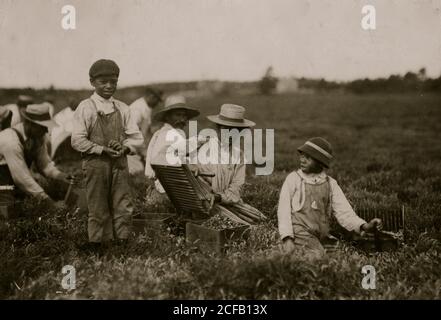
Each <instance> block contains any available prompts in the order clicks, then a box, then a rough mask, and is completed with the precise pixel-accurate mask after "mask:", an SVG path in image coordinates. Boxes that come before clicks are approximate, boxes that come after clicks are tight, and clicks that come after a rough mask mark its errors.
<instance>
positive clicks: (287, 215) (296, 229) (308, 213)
mask: <svg viewBox="0 0 441 320" xmlns="http://www.w3.org/2000/svg"><path fill="white" fill-rule="evenodd" d="M297 150H298V152H299V154H300V169H299V170H296V171H293V172H291V173H290V174H289V175H288V176H287V177H286V179H285V182H284V183H283V186H282V190H281V192H280V198H279V205H278V210H277V218H278V226H279V233H280V238H281V240H282V243H283V248H284V250H285V251H287V252H291V251H293V250H295V249H303V250H305V251H306V252H308V253H312V254H314V255H318V256H322V255H324V254H325V249H324V247H323V243H324V242H326V240H327V239H328V238H329V231H330V220H331V215H334V217H335V218H336V220H337V222H338V223H339V224H340V225H341V226H342V227H344V228H345V229H347V230H348V231H355V232H357V233H361V232H362V231H365V232H370V231H373V230H374V229H375V228H378V229H379V230H380V229H381V228H382V222H381V220H380V219H377V218H375V219H372V220H371V221H370V222H369V223H367V222H366V221H365V220H363V219H361V218H360V217H358V216H357V215H356V214H355V212H354V210H353V209H352V207H351V205H350V204H349V202H348V200H347V199H346V197H345V195H344V193H343V191H342V190H341V188H340V186H339V185H338V184H337V181H336V180H334V179H333V178H331V177H330V176H328V175H327V174H326V171H325V170H326V169H328V168H329V166H330V163H331V160H333V155H332V154H333V152H332V147H331V144H330V143H329V142H328V141H326V140H325V139H323V138H320V137H317V138H311V139H309V140H308V141H306V142H305V144H303V145H302V146H301V147H299V148H298V149H297Z"/></svg>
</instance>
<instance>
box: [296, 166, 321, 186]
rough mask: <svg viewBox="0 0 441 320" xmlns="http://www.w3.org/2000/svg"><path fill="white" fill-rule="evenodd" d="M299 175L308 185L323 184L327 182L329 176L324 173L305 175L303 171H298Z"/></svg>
mask: <svg viewBox="0 0 441 320" xmlns="http://www.w3.org/2000/svg"><path fill="white" fill-rule="evenodd" d="M297 173H298V174H299V176H300V177H302V179H303V180H305V182H306V183H309V184H321V183H323V182H325V181H326V177H327V174H326V173H325V172H324V171H323V172H320V173H304V172H303V171H302V170H300V169H299V170H297Z"/></svg>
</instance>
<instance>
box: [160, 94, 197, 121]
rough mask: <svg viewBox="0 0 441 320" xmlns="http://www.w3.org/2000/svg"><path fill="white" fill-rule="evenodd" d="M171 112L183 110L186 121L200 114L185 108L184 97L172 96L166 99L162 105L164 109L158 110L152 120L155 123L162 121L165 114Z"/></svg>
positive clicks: (187, 107)
mask: <svg viewBox="0 0 441 320" xmlns="http://www.w3.org/2000/svg"><path fill="white" fill-rule="evenodd" d="M172 110H185V111H186V112H187V116H188V119H191V118H194V117H197V116H198V115H199V114H200V112H199V111H198V110H196V109H193V108H191V107H189V106H187V103H186V100H185V97H184V96H181V95H172V96H169V97H167V99H166V100H165V103H164V107H163V108H161V109H159V110H158V111H157V112H156V113H155V114H154V116H153V119H155V120H157V121H162V122H163V121H164V117H165V115H166V114H167V112H169V111H172Z"/></svg>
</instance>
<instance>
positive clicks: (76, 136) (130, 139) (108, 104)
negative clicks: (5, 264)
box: [71, 92, 144, 155]
mask: <svg viewBox="0 0 441 320" xmlns="http://www.w3.org/2000/svg"><path fill="white" fill-rule="evenodd" d="M91 99H92V100H93V101H94V102H95V105H96V110H95V107H94V105H93V102H92V101H90V100H91ZM114 104H115V105H116V106H117V109H118V110H119V111H120V112H121V116H122V119H123V122H124V128H126V129H125V134H126V139H125V140H124V141H123V142H122V144H123V145H124V146H127V147H129V149H130V154H135V148H136V147H138V146H140V145H141V144H142V142H143V141H144V138H143V137H142V134H141V132H140V131H139V129H138V126H137V125H136V123H135V121H134V120H133V119H132V118H131V116H130V112H129V107H128V106H127V105H126V104H125V103H123V102H121V101H119V100H116V99H114V98H113V97H111V98H110V99H104V98H103V97H101V96H99V95H98V94H97V93H96V92H94V93H93V95H92V96H91V97H90V99H86V100H84V101H82V102H81V103H80V105H79V106H78V108H77V109H76V110H75V116H74V126H73V130H72V137H71V142H72V147H73V148H74V149H75V150H77V151H79V152H83V153H88V154H99V155H100V154H101V153H102V152H103V146H100V145H98V144H96V143H94V142H92V141H90V140H89V138H88V137H89V133H90V131H91V130H92V128H93V126H94V124H95V122H96V120H97V111H98V112H103V113H104V114H110V113H112V112H114V111H115V106H114Z"/></svg>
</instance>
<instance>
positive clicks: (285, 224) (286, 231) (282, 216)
mask: <svg viewBox="0 0 441 320" xmlns="http://www.w3.org/2000/svg"><path fill="white" fill-rule="evenodd" d="M291 180H292V176H290V175H289V176H288V177H287V178H286V179H285V182H284V183H283V185H282V189H281V190H280V195H279V204H278V207H277V222H278V227H279V234H280V239H282V240H283V239H284V238H286V237H294V231H293V228H292V219H291V212H292V208H291V201H292V198H293V195H294V191H295V186H294V184H293V183H292V181H291Z"/></svg>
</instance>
